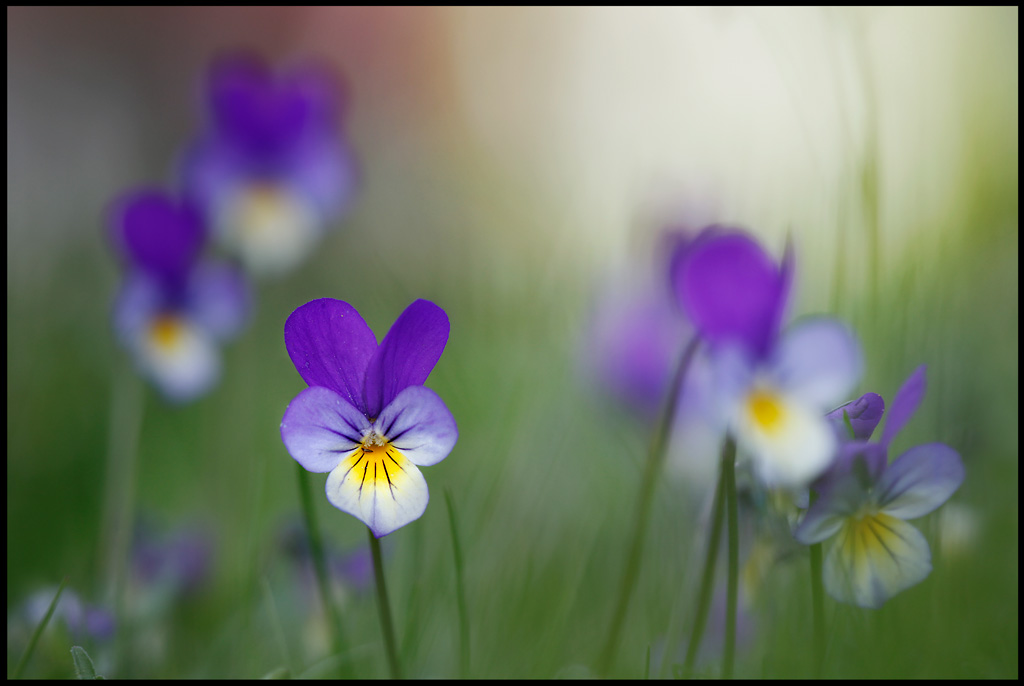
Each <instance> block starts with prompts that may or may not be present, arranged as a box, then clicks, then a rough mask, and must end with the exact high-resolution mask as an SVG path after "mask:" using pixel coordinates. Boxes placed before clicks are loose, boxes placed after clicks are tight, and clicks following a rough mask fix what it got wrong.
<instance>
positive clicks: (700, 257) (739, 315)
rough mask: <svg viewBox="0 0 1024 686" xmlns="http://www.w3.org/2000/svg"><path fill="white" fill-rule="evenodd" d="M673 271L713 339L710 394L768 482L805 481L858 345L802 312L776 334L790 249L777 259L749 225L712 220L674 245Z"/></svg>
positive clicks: (822, 451)
mask: <svg viewBox="0 0 1024 686" xmlns="http://www.w3.org/2000/svg"><path fill="white" fill-rule="evenodd" d="M671 271H672V281H673V284H674V286H675V291H676V295H677V296H678V298H679V300H680V302H681V303H682V306H683V309H684V310H685V312H686V313H687V315H688V316H689V317H690V319H691V320H692V321H693V323H694V325H695V327H696V328H697V331H698V333H699V334H700V336H701V337H702V338H703V339H704V340H705V341H706V342H707V343H708V345H709V347H710V349H711V353H710V355H711V360H712V361H711V365H712V368H713V377H714V388H715V396H716V397H715V404H716V407H717V410H718V412H719V413H720V416H721V417H722V420H723V421H724V423H725V425H726V426H727V427H728V429H729V431H731V432H732V433H733V435H734V436H735V437H736V440H737V443H738V445H740V446H741V447H744V448H745V449H746V450H748V451H749V452H750V454H751V455H752V457H753V461H754V466H755V469H756V471H757V473H758V475H759V477H760V478H761V479H762V480H763V481H764V482H765V483H766V484H768V485H771V486H787V487H799V486H804V485H806V484H808V483H809V482H810V481H811V480H812V479H814V478H815V477H817V476H818V475H819V474H821V473H822V472H823V471H824V470H825V469H826V468H827V467H828V465H829V463H830V461H831V459H832V457H833V455H834V451H835V448H836V444H837V439H836V436H835V435H834V432H833V431H832V428H831V427H830V426H829V423H828V421H827V420H826V419H825V417H824V413H825V411H826V410H827V409H828V408H829V407H831V406H834V405H835V403H836V401H838V400H839V399H841V398H843V397H844V396H846V395H847V393H849V392H850V390H851V389H852V388H853V386H854V385H855V384H856V382H857V380H858V379H859V377H860V373H861V354H860V347H859V345H858V343H857V341H856V339H855V337H854V336H853V334H852V332H850V330H849V329H848V328H847V327H846V326H844V325H843V324H841V323H840V322H838V321H836V320H833V319H829V318H825V317H816V318H808V319H805V320H803V321H801V322H798V323H796V324H795V325H793V326H791V327H790V328H789V329H788V330H786V331H785V332H784V333H781V334H780V328H781V323H782V319H783V315H784V312H785V309H786V304H787V300H788V297H789V290H790V282H791V279H792V272H793V259H792V255H791V253H790V251H788V250H787V253H786V256H785V257H784V258H783V261H782V264H781V266H778V265H776V263H775V262H774V261H773V260H772V259H771V257H769V256H768V255H767V254H766V253H765V252H764V251H763V250H762V249H761V247H760V246H759V245H758V244H757V243H756V242H755V241H754V240H753V239H752V238H750V237H749V236H747V235H746V234H744V233H742V232H740V231H738V230H735V229H728V228H724V227H710V228H709V229H706V230H705V231H704V232H702V233H701V234H700V235H699V236H698V237H697V238H696V239H695V240H694V241H693V243H692V244H690V245H688V246H685V247H684V248H681V249H678V250H677V251H676V254H675V257H674V259H673V263H672V270H671Z"/></svg>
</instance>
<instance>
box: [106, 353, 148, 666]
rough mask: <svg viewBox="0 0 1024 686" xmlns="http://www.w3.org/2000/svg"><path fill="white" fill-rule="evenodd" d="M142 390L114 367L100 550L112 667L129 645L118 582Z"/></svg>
mask: <svg viewBox="0 0 1024 686" xmlns="http://www.w3.org/2000/svg"><path fill="white" fill-rule="evenodd" d="M144 401H145V394H144V389H143V387H142V383H141V381H140V380H139V378H138V376H137V375H136V373H135V370H134V369H132V368H131V366H130V364H128V363H127V362H126V363H123V364H121V365H120V368H119V369H118V370H117V376H116V378H115V379H114V388H113V391H112V394H111V400H110V426H109V431H108V434H107V436H108V438H107V465H106V474H105V475H104V486H103V519H102V520H101V524H100V525H101V551H100V559H101V560H102V561H103V563H102V564H103V576H102V581H103V582H104V583H105V588H104V589H103V591H102V595H103V597H104V598H105V601H106V602H107V603H109V604H110V607H111V609H112V610H113V612H114V617H115V618H116V623H115V626H116V627H117V628H116V629H115V636H114V650H113V653H114V655H113V663H114V669H115V670H116V671H117V672H118V673H120V674H122V676H124V674H123V670H120V669H118V665H119V664H120V662H121V660H122V658H124V657H125V656H126V654H128V653H130V651H128V650H126V649H125V646H124V642H125V641H126V640H127V638H128V636H129V635H130V634H129V632H128V631H127V628H128V627H127V621H126V616H125V611H124V592H123V591H124V588H125V586H126V581H127V577H128V565H129V560H128V558H129V550H130V548H131V539H132V527H133V524H134V521H135V479H136V476H135V474H136V469H137V466H136V463H137V462H138V452H139V434H140V433H141V430H142V420H143V415H144V409H145V408H144Z"/></svg>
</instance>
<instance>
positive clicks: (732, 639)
mask: <svg viewBox="0 0 1024 686" xmlns="http://www.w3.org/2000/svg"><path fill="white" fill-rule="evenodd" d="M722 477H723V481H724V482H725V503H726V511H727V514H728V517H729V575H728V579H727V582H726V583H727V585H726V600H725V648H724V649H723V651H722V678H723V679H731V678H732V668H733V662H734V659H735V657H736V600H737V594H738V590H739V588H738V587H739V557H740V534H739V531H740V527H739V506H738V503H737V499H736V443H735V442H734V441H733V439H732V437H731V436H730V437H727V438H726V439H725V447H724V448H723V450H722Z"/></svg>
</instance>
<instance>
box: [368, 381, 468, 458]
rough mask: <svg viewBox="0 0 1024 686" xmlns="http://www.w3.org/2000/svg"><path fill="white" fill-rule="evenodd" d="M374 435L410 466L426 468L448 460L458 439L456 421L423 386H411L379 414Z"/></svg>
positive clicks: (437, 397)
mask: <svg viewBox="0 0 1024 686" xmlns="http://www.w3.org/2000/svg"><path fill="white" fill-rule="evenodd" d="M375 426H376V428H377V431H378V432H379V433H380V434H381V435H382V436H384V438H385V439H387V440H388V441H389V442H390V443H391V444H392V445H393V446H395V447H396V448H398V449H399V450H401V451H402V453H403V454H404V455H405V456H406V457H407V458H409V460H410V461H411V462H412V463H413V464H417V465H419V466H421V467H429V466H430V465H432V464H437V463H438V462H440V461H441V460H443V459H444V458H446V457H447V456H448V453H450V452H451V451H452V448H454V447H455V442H456V441H457V440H458V439H459V430H458V427H456V426H455V418H454V417H452V413H451V412H449V411H448V408H447V407H445V404H444V401H442V400H441V398H440V397H439V396H438V395H437V393H434V391H432V390H430V389H429V388H427V387H426V386H410V387H409V388H406V389H405V390H403V391H402V392H401V393H399V394H398V395H397V396H396V397H395V399H394V400H392V401H391V403H389V404H388V406H387V407H385V408H384V410H383V411H382V412H381V413H380V417H378V418H377V422H376V424H375Z"/></svg>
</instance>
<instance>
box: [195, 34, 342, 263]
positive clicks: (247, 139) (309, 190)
mask: <svg viewBox="0 0 1024 686" xmlns="http://www.w3.org/2000/svg"><path fill="white" fill-rule="evenodd" d="M205 95H206V101H207V102H206V105H207V107H208V109H209V124H208V129H207V131H206V132H205V133H204V134H203V135H202V136H201V137H200V138H199V139H198V140H197V141H196V142H195V143H194V144H193V145H192V146H191V147H190V148H189V149H188V150H187V152H186V155H185V159H184V165H183V169H182V178H183V185H184V188H185V192H186V195H187V197H189V198H190V199H191V200H192V201H194V202H195V203H196V205H197V206H198V207H199V208H200V210H201V211H202V212H203V214H204V216H205V217H206V219H207V221H208V222H209V223H210V225H211V227H213V230H214V232H215V234H216V235H217V237H218V239H219V240H220V241H221V243H223V245H224V246H225V247H226V248H227V249H228V250H229V251H231V252H233V253H234V254H237V255H239V256H240V257H241V259H242V261H243V262H244V263H245V264H246V266H247V267H249V268H250V269H252V270H253V271H254V272H256V273H262V274H275V273H282V272H285V271H288V270H289V269H291V268H292V267H294V266H295V265H297V264H298V263H299V262H301V261H302V260H303V259H305V257H306V256H307V255H308V254H309V252H310V251H311V250H312V248H313V246H314V245H316V243H317V241H318V240H319V238H320V236H321V234H322V233H323V232H324V231H325V229H326V228H327V226H328V225H329V223H330V222H331V221H333V220H334V219H335V218H337V216H338V215H339V214H340V213H341V212H342V211H343V210H345V209H346V207H347V206H348V204H349V200H350V198H351V195H352V191H353V188H354V185H355V165H354V162H353V158H352V152H351V151H350V150H349V148H348V145H347V144H346V142H345V140H344V139H343V138H342V137H341V135H340V134H339V132H338V121H337V120H338V117H339V110H340V109H341V103H340V102H339V100H340V88H339V85H338V83H337V82H336V80H335V78H334V77H333V74H332V73H331V72H330V71H329V69H328V68H327V67H326V66H325V65H322V64H312V63H310V64H303V65H299V66H296V67H295V68H293V69H292V70H290V71H288V72H285V73H283V74H281V75H280V76H279V77H275V76H274V75H273V74H272V73H271V71H270V69H269V68H268V67H267V65H266V64H264V63H263V62H262V61H261V60H260V59H258V58H257V57H255V56H253V55H249V54H232V55H228V56H225V57H222V58H221V59H219V60H217V61H215V62H214V63H213V65H212V66H211V67H210V71H209V74H208V77H207V82H206V93H205Z"/></svg>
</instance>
